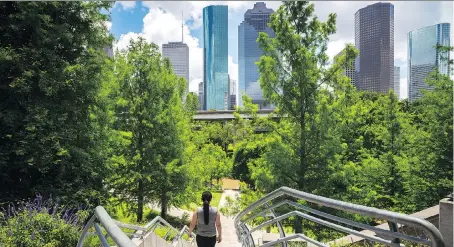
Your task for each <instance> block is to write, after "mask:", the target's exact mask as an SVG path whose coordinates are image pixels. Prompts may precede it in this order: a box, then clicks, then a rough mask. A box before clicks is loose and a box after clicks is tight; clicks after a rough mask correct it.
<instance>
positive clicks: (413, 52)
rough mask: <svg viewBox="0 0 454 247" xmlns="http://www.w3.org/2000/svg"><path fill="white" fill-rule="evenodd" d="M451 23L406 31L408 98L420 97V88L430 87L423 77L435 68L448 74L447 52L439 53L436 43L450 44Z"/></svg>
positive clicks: (411, 99) (412, 99)
mask: <svg viewBox="0 0 454 247" xmlns="http://www.w3.org/2000/svg"><path fill="white" fill-rule="evenodd" d="M450 28H451V24H449V23H440V24H436V25H432V26H428V27H423V28H420V29H417V30H414V31H411V32H409V33H408V54H407V55H408V70H407V72H408V77H407V78H408V99H409V100H410V101H414V100H416V99H418V98H421V97H422V92H421V89H431V88H432V87H431V86H429V85H427V84H426V83H425V79H426V78H427V76H428V75H429V74H430V72H432V71H434V70H435V68H437V69H438V71H439V72H440V73H442V74H445V75H446V74H449V66H448V63H447V60H445V59H443V57H444V58H449V52H445V53H439V52H437V50H436V49H435V46H436V45H437V44H439V45H443V46H450V44H451V43H450V42H451V41H450V35H451V31H450Z"/></svg>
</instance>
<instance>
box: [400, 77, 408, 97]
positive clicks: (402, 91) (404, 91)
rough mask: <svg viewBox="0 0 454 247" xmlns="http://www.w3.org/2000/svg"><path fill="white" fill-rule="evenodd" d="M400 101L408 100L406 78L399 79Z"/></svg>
mask: <svg viewBox="0 0 454 247" xmlns="http://www.w3.org/2000/svg"><path fill="white" fill-rule="evenodd" d="M399 94H400V99H406V98H408V83H407V77H404V78H402V76H401V79H400V92H399Z"/></svg>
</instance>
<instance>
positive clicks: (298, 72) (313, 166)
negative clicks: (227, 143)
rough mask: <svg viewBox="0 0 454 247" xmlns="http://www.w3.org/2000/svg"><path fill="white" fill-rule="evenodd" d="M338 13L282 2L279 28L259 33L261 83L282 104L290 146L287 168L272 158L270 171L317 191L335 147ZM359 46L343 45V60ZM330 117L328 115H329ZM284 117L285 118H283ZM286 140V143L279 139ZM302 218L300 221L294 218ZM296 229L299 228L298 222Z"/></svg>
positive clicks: (276, 19) (274, 22)
mask: <svg viewBox="0 0 454 247" xmlns="http://www.w3.org/2000/svg"><path fill="white" fill-rule="evenodd" d="M335 18H336V15H335V14H330V15H329V17H328V20H327V21H326V22H321V21H319V20H318V18H317V17H316V16H314V5H313V4H309V2H307V1H296V2H284V3H283V5H281V7H280V8H279V9H278V10H277V11H276V12H275V13H274V14H273V15H272V16H271V22H270V23H269V24H268V25H269V26H270V28H271V29H272V30H273V31H274V33H275V38H270V37H269V36H268V35H267V34H266V33H260V35H259V38H258V42H259V43H260V46H261V48H262V49H263V51H264V55H263V56H262V57H261V59H260V61H259V62H258V63H257V64H258V67H259V72H260V85H261V87H262V89H263V93H264V96H265V97H266V98H267V99H269V100H270V101H271V103H274V104H276V105H277V106H278V107H279V111H280V113H282V114H286V115H287V117H288V123H286V124H287V126H288V128H286V133H281V134H280V136H281V137H282V140H283V141H284V142H285V143H286V144H285V145H287V146H288V147H289V148H290V149H288V148H287V149H286V150H288V152H286V153H287V154H290V156H289V157H295V156H296V157H297V159H289V158H288V159H286V161H288V163H281V165H282V166H287V168H284V167H282V166H278V165H277V164H274V166H275V167H281V169H280V170H278V169H275V170H273V172H271V174H273V175H275V174H277V173H279V172H281V173H285V172H288V173H287V174H285V175H283V176H282V177H285V178H286V180H290V181H292V183H294V184H295V185H296V187H297V188H298V189H301V190H304V191H307V192H313V191H314V190H315V189H316V188H318V185H319V184H320V183H321V182H322V180H320V176H323V174H325V171H326V170H327V169H328V167H327V164H328V162H327V160H329V159H332V158H333V155H334V153H335V152H333V150H332V149H331V148H330V147H329V143H331V142H332V137H331V136H330V127H331V126H329V123H331V122H332V121H331V120H329V118H331V117H332V116H331V115H330V113H329V111H330V109H329V106H328V105H329V102H330V100H331V97H332V96H331V93H330V92H329V91H328V90H327V89H328V88H329V87H331V88H335V87H336V85H332V83H333V81H335V80H334V79H335V77H336V75H338V73H337V72H338V71H339V70H340V68H341V66H342V64H335V65H334V66H330V67H328V66H326V64H327V62H328V56H327V55H326V53H325V52H326V49H327V43H328V37H329V35H331V34H333V33H334V32H335V29H336V28H335V24H336V21H335ZM355 55H356V51H355V50H354V48H353V47H352V46H351V45H348V46H347V47H346V49H345V56H346V57H348V58H349V60H345V64H350V61H351V59H353V58H354V57H355ZM326 120H329V121H326ZM282 122H286V120H285V121H281V123H282ZM281 146H282V145H281ZM296 223H300V222H298V221H297V222H296ZM296 230H297V232H301V227H300V224H297V229H296Z"/></svg>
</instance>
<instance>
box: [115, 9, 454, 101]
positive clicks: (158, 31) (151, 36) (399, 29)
mask: <svg viewBox="0 0 454 247" xmlns="http://www.w3.org/2000/svg"><path fill="white" fill-rule="evenodd" d="M254 3H255V2H249V1H185V2H179V1H144V2H134V1H121V2H116V3H115V5H114V7H112V9H110V13H111V22H110V23H109V24H108V26H109V27H110V31H111V33H112V34H113V35H114V36H115V38H116V39H117V40H118V42H117V44H116V47H118V48H125V47H126V46H127V44H128V42H129V40H130V39H131V38H137V37H139V36H142V37H144V38H145V39H146V40H147V41H149V42H154V43H156V44H158V45H160V46H161V45H162V44H163V43H167V42H169V41H180V40H181V23H182V11H183V19H184V23H185V24H184V30H183V31H184V32H183V33H184V41H185V43H187V44H188V46H189V49H190V71H189V73H190V86H189V90H190V91H197V85H198V82H200V81H201V80H202V79H201V78H202V76H203V71H202V66H203V57H202V56H203V52H202V47H203V43H202V41H203V40H202V31H203V28H202V25H201V24H202V9H203V7H205V6H208V5H216V4H223V5H228V6H229V31H228V32H229V74H230V76H231V78H234V79H237V77H238V66H237V64H238V41H237V38H238V25H239V24H240V23H241V21H243V15H244V12H245V11H246V10H247V9H250V8H252V7H253V5H254ZM265 3H266V5H267V7H269V8H272V9H274V10H276V9H277V8H278V7H279V5H280V2H277V1H265ZM314 3H315V12H316V14H317V16H318V17H319V18H320V19H322V20H324V19H326V18H327V16H328V14H329V13H337V32H336V34H334V35H332V36H331V37H330V42H329V44H328V51H327V53H328V55H329V56H330V57H333V56H334V55H335V54H337V53H338V52H339V51H340V50H341V49H342V48H343V47H344V46H345V44H346V43H354V14H355V12H356V11H357V10H358V9H360V8H363V7H365V6H367V5H369V4H372V3H373V2H372V1H354V2H348V1H319V2H314ZM392 3H393V4H394V6H395V7H394V12H395V13H394V16H395V20H394V23H395V24H394V30H395V31H394V40H395V42H394V51H395V52H394V63H395V66H399V67H400V68H401V72H400V74H401V98H406V94H407V93H406V90H407V85H406V84H407V61H406V58H407V44H406V39H407V38H406V35H407V33H408V32H409V31H411V30H414V29H417V28H421V27H424V26H429V25H433V24H436V23H440V22H450V23H452V22H453V14H452V13H453V4H452V2H436V1H425V2H423V1H414V2H409V1H396V2H392ZM410 10H411V11H410Z"/></svg>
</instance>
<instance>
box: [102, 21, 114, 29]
mask: <svg viewBox="0 0 454 247" xmlns="http://www.w3.org/2000/svg"><path fill="white" fill-rule="evenodd" d="M104 26H106V28H107V30H109V31H110V29H112V22H111V21H105V22H104Z"/></svg>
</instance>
